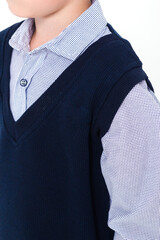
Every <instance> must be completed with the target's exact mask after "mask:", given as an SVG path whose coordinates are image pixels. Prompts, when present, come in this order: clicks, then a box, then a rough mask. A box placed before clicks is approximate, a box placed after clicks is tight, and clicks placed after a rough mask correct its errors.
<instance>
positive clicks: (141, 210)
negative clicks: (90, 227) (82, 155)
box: [101, 80, 160, 240]
mask: <svg viewBox="0 0 160 240" xmlns="http://www.w3.org/2000/svg"><path fill="white" fill-rule="evenodd" d="M101 141H102V146H103V152H102V156H101V170H102V174H103V177H104V180H105V183H106V185H107V189H108V191H109V195H110V209H109V214H108V226H109V227H110V228H111V229H113V230H114V231H115V234H114V240H124V239H125V240H158V239H160V102H159V100H158V99H157V98H156V96H155V94H154V93H153V92H152V91H151V89H149V88H148V87H147V84H146V81H145V80H143V81H141V82H139V83H138V84H136V85H135V86H134V87H133V88H132V89H131V91H130V92H129V93H128V94H127V96H126V97H125V99H124V101H123V102H122V104H121V106H120V107H119V109H118V111H117V112H116V115H115V116H114V119H113V121H112V123H111V126H110V128H109V130H108V131H107V133H106V134H105V135H104V136H103V137H102V138H101Z"/></svg>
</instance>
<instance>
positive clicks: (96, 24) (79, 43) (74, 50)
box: [9, 0, 107, 60]
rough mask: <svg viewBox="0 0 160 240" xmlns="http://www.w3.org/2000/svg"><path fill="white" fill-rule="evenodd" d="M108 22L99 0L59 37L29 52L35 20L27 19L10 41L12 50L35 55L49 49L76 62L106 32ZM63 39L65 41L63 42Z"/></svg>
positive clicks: (94, 0) (94, 1) (95, 0)
mask: <svg viewBox="0 0 160 240" xmlns="http://www.w3.org/2000/svg"><path fill="white" fill-rule="evenodd" d="M106 24H107V20H106V19H105V17H104V15H103V11H102V8H101V6H100V3H99V0H92V4H91V5H90V7H89V8H88V9H86V10H85V11H84V12H83V13H82V14H81V15H80V16H79V17H78V18H77V19H75V20H74V21H73V22H72V23H71V24H70V25H68V26H67V27H66V28H65V29H64V30H63V31H62V32H61V33H60V34H59V35H58V36H57V37H55V38H53V39H52V40H50V41H48V42H47V43H45V44H43V45H41V46H40V47H38V48H36V49H34V50H32V51H30V52H29V42H30V39H31V36H32V34H33V30H34V18H27V19H25V20H24V21H23V22H22V24H21V25H20V27H19V28H18V29H17V30H16V31H15V32H14V34H13V35H12V37H11V38H10V40H9V44H10V46H11V47H12V48H15V49H16V50H18V51H23V52H24V53H28V54H34V53H35V52H38V51H40V50H41V49H44V48H47V49H48V50H50V51H52V52H55V53H56V54H58V55H62V56H64V57H66V58H69V59H71V60H74V59H75V58H77V56H78V55H79V54H80V53H81V52H82V51H83V50H84V48H85V47H86V46H87V45H88V44H90V43H91V42H92V41H93V40H94V39H95V38H96V37H97V35H98V34H100V33H101V32H102V31H104V30H105V27H106ZM62 39H63V41H62Z"/></svg>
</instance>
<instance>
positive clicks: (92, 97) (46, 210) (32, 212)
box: [0, 21, 154, 240]
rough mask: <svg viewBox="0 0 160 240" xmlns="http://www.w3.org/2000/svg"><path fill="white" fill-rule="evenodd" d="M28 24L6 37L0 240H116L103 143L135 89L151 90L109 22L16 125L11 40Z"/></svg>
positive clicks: (0, 60)
mask: <svg viewBox="0 0 160 240" xmlns="http://www.w3.org/2000/svg"><path fill="white" fill-rule="evenodd" d="M22 22H23V21H22ZM22 22H18V23H16V24H13V25H12V26H10V27H8V28H7V29H5V30H3V31H1V32H0V239H1V240H44V239H46V240H64V239H65V240H112V239H113V236H114V230H112V229H110V228H109V227H108V225H107V220H108V213H109V207H110V196H109V192H108V189H107V187H106V184H105V182H104V178H103V176H102V172H101V168H100V157H101V154H102V150H103V149H102V144H101V138H102V136H104V134H105V133H106V132H107V131H108V129H109V127H110V125H111V122H112V120H113V118H114V115H115V114H116V111H117V110H118V108H119V106H120V104H121V103H122V101H123V100H124V98H125V96H126V95H127V94H128V92H129V91H130V90H131V89H132V88H133V86H134V85H135V84H137V83H138V82H140V81H142V80H143V79H146V82H147V84H148V86H149V87H150V88H151V89H152V91H154V89H153V86H152V85H151V82H150V81H149V79H148V76H147V75H146V73H145V72H144V71H143V69H142V62H141V61H140V59H139V58H138V56H137V55H136V53H135V52H134V50H133V48H132V46H131V44H130V43H129V41H128V40H126V39H124V38H122V37H121V36H120V35H119V34H118V33H117V32H116V31H115V30H114V29H113V27H112V26H111V24H109V23H107V25H108V27H109V28H110V30H111V31H112V34H109V35H106V36H104V37H101V38H100V39H99V40H98V41H96V42H95V43H93V44H92V45H91V46H89V48H88V49H87V50H86V51H85V52H84V53H83V54H82V55H81V56H80V57H78V58H77V59H76V60H75V61H74V62H73V63H72V64H71V65H70V66H69V67H68V68H67V69H65V71H64V72H63V73H62V74H61V75H60V76H59V77H58V78H57V79H56V81H55V82H54V83H53V84H52V85H51V86H50V87H49V88H48V89H47V90H46V91H45V92H44V93H43V94H42V95H41V96H40V97H39V98H38V99H37V101H36V102H34V103H33V104H32V105H31V106H30V107H29V108H28V109H27V110H26V112H25V113H24V114H23V115H22V116H21V117H20V118H19V119H18V120H17V121H14V119H13V116H12V113H11V110H10V104H9V80H10V60H11V54H12V50H13V49H12V48H11V47H10V45H9V44H8V40H9V39H10V37H11V35H12V34H13V33H14V31H16V29H17V28H18V27H19V26H20V24H21V23H22ZM40 81H45V79H41V80H40Z"/></svg>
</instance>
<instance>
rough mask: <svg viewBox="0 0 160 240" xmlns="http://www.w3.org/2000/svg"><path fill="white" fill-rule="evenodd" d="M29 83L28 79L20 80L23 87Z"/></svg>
mask: <svg viewBox="0 0 160 240" xmlns="http://www.w3.org/2000/svg"><path fill="white" fill-rule="evenodd" d="M27 83H28V81H27V80H26V79H24V78H23V79H21V81H20V85H21V86H22V87H25V86H26V85H27Z"/></svg>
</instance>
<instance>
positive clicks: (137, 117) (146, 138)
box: [9, 0, 160, 240]
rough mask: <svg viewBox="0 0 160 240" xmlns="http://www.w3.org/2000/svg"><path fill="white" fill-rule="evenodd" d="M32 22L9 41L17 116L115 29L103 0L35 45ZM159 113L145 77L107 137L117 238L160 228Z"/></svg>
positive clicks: (106, 168) (105, 167)
mask: <svg viewBox="0 0 160 240" xmlns="http://www.w3.org/2000/svg"><path fill="white" fill-rule="evenodd" d="M33 23H34V19H33V18H28V19H26V20H25V21H24V22H23V24H22V25H21V26H20V27H19V29H18V30H17V31H16V32H15V33H14V34H13V36H12V38H11V39H10V41H9V44H10V45H11V46H12V47H13V55H12V61H11V79H10V106H11V110H12V114H13V116H14V119H15V120H18V119H19V118H20V117H21V116H22V115H23V113H24V112H25V110H26V109H27V108H29V107H30V106H31V105H32V104H33V103H34V102H35V101H36V99H38V98H39V96H40V95H41V94H43V93H44V92H45V91H46V89H47V88H48V87H49V86H50V85H51V84H52V83H53V81H55V80H56V79H57V77H58V76H59V75H60V74H61V73H62V72H63V71H64V70H65V69H66V68H67V67H68V66H69V65H70V64H71V63H72V62H73V61H74V60H75V59H76V58H77V57H78V56H80V54H82V53H83V52H84V51H85V50H86V49H87V47H89V46H90V45H91V44H92V43H93V42H95V41H96V40H98V39H99V38H100V37H102V36H104V35H107V34H111V32H110V30H109V29H108V27H107V26H106V24H107V20H106V19H105V17H104V15H103V12H102V9H101V6H100V3H99V1H98V0H93V1H92V5H91V6H90V7H89V8H88V9H87V10H86V11H84V12H83V13H82V14H81V15H80V16H79V17H78V18H77V19H76V20H75V21H73V22H72V23H71V24H70V25H69V26H68V27H67V28H65V29H64V30H63V31H62V32H61V33H60V34H59V35H58V36H57V37H55V38H54V39H52V40H51V41H49V42H47V43H45V44H43V45H42V46H40V47H38V48H36V49H34V50H32V51H30V49H29V42H30V39H31V36H32V34H33V31H34V24H33ZM52 62H53V63H54V64H52ZM41 78H45V81H43V82H42V81H40V79H41ZM159 116H160V108H159V101H158V99H157V98H156V96H155V95H154V93H153V92H152V91H151V90H150V89H149V88H148V87H147V84H146V82H145V80H143V79H142V82H140V83H138V84H137V85H136V86H135V87H134V88H133V89H132V90H131V91H130V92H129V94H128V95H127V97H126V98H125V100H124V102H123V103H122V104H121V106H120V108H119V109H118V111H117V114H116V116H115V118H114V119H113V122H112V125H111V127H110V130H109V131H108V132H107V133H106V134H105V136H104V137H103V138H102V145H103V150H104V151H103V154H102V156H101V159H100V161H101V167H102V174H103V176H104V179H105V182H106V185H107V188H108V190H109V193H110V197H111V205H110V211H109V219H108V225H109V226H110V227H111V228H112V229H113V230H115V236H114V240H122V239H127V240H129V239H132V240H134V239H141V240H143V239H144V240H146V239H148V238H147V233H148V231H149V232H150V233H152V232H159V226H160V224H159V221H158V220H159V218H158V217H157V209H159V197H158V194H159V182H160V181H159V176H158V173H159V169H160V166H159V165H160V164H159V161H158V160H159V156H160V145H159ZM133 120H134V121H133ZM143 122H145V124H142V123H143ZM126 142H127V143H130V144H126ZM119 156H121V158H119ZM117 159H118V161H116V160H117ZM115 173H116V174H115ZM153 176H154V178H153ZM153 180H154V182H153ZM142 182H143V185H142ZM120 183H121V184H120ZM126 196H127V198H126ZM126 199H127V201H126ZM135 202H138V203H139V204H138V206H139V207H138V208H137V207H135V205H134V203H135ZM126 209H127V211H126ZM159 214H160V213H159V212H158V216H159ZM147 219H150V221H147ZM133 223H134V224H133ZM142 234H143V236H146V238H142Z"/></svg>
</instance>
